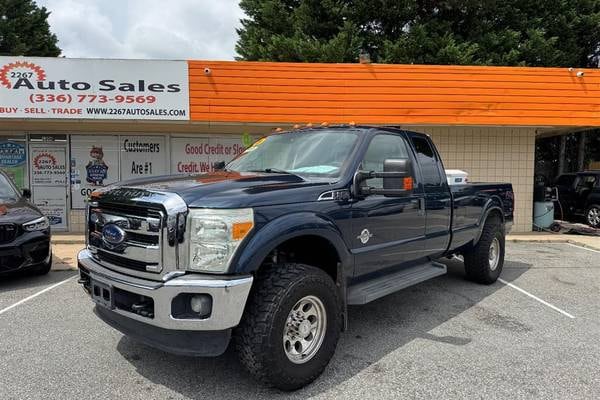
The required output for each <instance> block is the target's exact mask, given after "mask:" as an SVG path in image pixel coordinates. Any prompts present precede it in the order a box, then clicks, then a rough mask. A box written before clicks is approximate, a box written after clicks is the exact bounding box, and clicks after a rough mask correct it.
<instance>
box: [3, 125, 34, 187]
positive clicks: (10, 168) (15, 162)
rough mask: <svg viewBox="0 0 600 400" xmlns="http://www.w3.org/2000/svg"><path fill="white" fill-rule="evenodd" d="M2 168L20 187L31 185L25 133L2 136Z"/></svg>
mask: <svg viewBox="0 0 600 400" xmlns="http://www.w3.org/2000/svg"><path fill="white" fill-rule="evenodd" d="M0 169H1V170H2V171H4V172H5V173H6V174H8V176H9V177H10V178H11V179H12V181H13V182H14V183H15V185H16V186H17V187H18V188H19V189H23V188H24V187H28V186H29V179H28V176H27V144H26V139H25V135H23V136H0Z"/></svg>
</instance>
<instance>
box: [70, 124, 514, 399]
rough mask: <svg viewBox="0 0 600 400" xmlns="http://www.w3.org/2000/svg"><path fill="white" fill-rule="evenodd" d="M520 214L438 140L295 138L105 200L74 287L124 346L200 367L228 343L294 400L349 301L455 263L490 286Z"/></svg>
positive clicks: (325, 133)
mask: <svg viewBox="0 0 600 400" xmlns="http://www.w3.org/2000/svg"><path fill="white" fill-rule="evenodd" d="M513 204H514V199H513V191H512V187H511V185H510V184H486V183H480V184H467V185H457V186H452V187H449V186H448V184H447V180H446V178H445V175H444V167H443V165H442V161H441V159H440V156H439V154H438V152H437V150H436V148H435V147H434V145H433V143H432V141H431V140H430V138H429V137H428V136H427V135H424V134H421V133H416V132H408V131H404V130H400V129H396V128H387V127H368V126H352V125H347V126H332V127H319V128H304V129H298V130H293V131H288V132H282V133H277V134H273V135H270V136H267V137H264V138H262V139H260V140H258V141H257V142H255V143H254V145H252V146H251V147H249V148H248V149H246V150H245V151H244V152H243V153H242V154H241V155H239V156H238V157H237V158H235V159H234V160H233V161H231V162H230V163H229V164H227V165H226V166H225V167H224V168H221V170H219V171H215V172H214V173H206V174H201V175H188V176H165V177H156V178H152V179H146V180H136V181H129V182H121V183H119V184H116V185H113V186H110V187H107V188H104V189H102V190H99V191H96V192H94V193H93V194H92V196H91V198H90V202H89V205H88V208H87V217H86V218H87V245H86V248H85V249H84V250H82V251H81V252H80V253H79V256H78V261H79V270H80V281H79V282H80V283H81V284H82V285H83V287H84V288H85V290H86V291H87V292H88V293H89V294H90V296H91V297H92V299H93V300H94V302H95V303H96V306H95V308H94V310H95V312H96V314H97V315H98V316H99V317H100V318H101V319H103V320H104V321H105V322H107V323H108V324H109V325H111V326H113V327H115V328H116V329H118V330H120V331H121V332H123V333H124V334H126V335H128V336H131V337H133V338H135V339H138V340H139V341H141V342H144V343H146V344H148V345H150V346H153V347H155V348H158V349H161V350H164V351H167V352H171V353H175V354H181V355H193V356H217V355H219V354H222V353H223V352H224V351H225V349H226V348H227V346H228V345H229V342H230V339H233V342H234V343H235V348H236V349H237V352H238V354H239V358H240V360H241V362H242V364H243V365H244V366H245V367H246V369H247V370H248V371H249V372H250V373H251V374H252V375H253V376H254V377H256V378H257V379H258V380H260V381H261V382H263V383H265V384H267V385H271V386H274V387H277V388H279V389H282V390H294V389H297V388H300V387H302V386H304V385H306V384H308V383H310V382H311V381H312V380H314V379H315V378H316V377H318V376H319V374H321V372H322V371H323V369H324V368H325V367H326V365H327V364H328V362H329V360H330V359H331V357H332V355H333V353H334V351H335V348H336V344H337V341H338V338H339V335H340V332H341V331H342V330H344V329H345V328H346V325H347V322H346V321H347V306H348V305H353V304H365V303H368V302H370V301H373V300H375V299H378V298H380V297H382V296H385V295H388V294H390V293H393V292H395V291H397V290H400V289H403V288H406V287H408V286H411V285H414V284H417V283H419V282H422V281H424V280H427V279H430V278H434V277H437V276H439V275H442V274H444V273H445V272H446V267H445V265H444V264H442V263H438V262H436V261H435V260H436V259H439V258H441V257H450V256H452V255H462V256H463V257H464V265H465V270H466V276H467V278H468V279H471V280H473V281H475V282H479V283H483V284H490V283H493V282H495V281H496V279H497V278H498V276H499V274H500V272H501V270H502V265H503V262H504V237H505V233H506V231H507V229H509V227H510V226H511V224H512V220H513ZM404 306H405V307H410V305H409V304H406V305H404Z"/></svg>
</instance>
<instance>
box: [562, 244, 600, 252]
mask: <svg viewBox="0 0 600 400" xmlns="http://www.w3.org/2000/svg"><path fill="white" fill-rule="evenodd" d="M567 244H568V245H569V246H572V247H577V248H578V249H582V250H587V251H592V252H594V253H600V251H598V250H595V249H590V248H589V247H583V246H577V245H576V244H573V243H567Z"/></svg>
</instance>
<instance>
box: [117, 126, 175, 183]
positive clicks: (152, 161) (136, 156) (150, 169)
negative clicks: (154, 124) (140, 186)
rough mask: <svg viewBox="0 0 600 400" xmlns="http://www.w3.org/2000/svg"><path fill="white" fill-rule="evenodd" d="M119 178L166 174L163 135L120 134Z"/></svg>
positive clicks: (165, 148) (165, 153)
mask: <svg viewBox="0 0 600 400" xmlns="http://www.w3.org/2000/svg"><path fill="white" fill-rule="evenodd" d="M120 143H121V180H122V181H124V180H127V179H136V178H148V177H150V176H157V175H165V174H168V173H169V172H168V171H169V168H168V166H167V154H168V153H167V146H166V142H165V137H164V136H121V141H120Z"/></svg>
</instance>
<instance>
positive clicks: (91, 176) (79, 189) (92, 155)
mask: <svg viewBox="0 0 600 400" xmlns="http://www.w3.org/2000/svg"><path fill="white" fill-rule="evenodd" d="M118 180H119V137H118V136H108V135H100V136H96V135H94V136H89V135H88V136H84V135H73V136H71V207H72V208H85V200H86V199H87V198H88V197H89V195H90V194H91V193H92V191H93V190H94V189H96V188H98V187H102V186H106V185H108V184H111V183H114V182H117V181H118Z"/></svg>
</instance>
